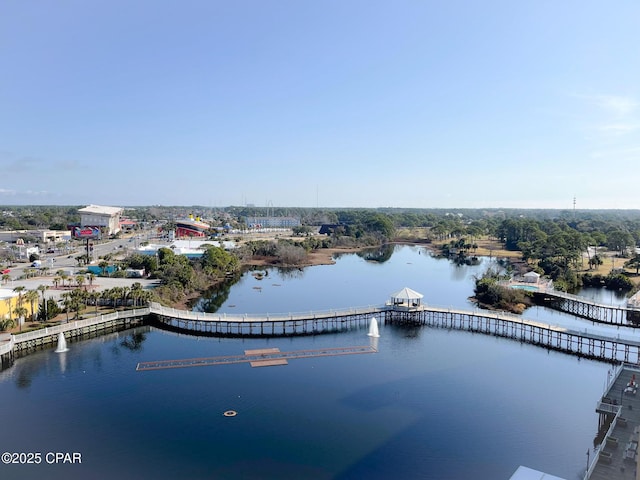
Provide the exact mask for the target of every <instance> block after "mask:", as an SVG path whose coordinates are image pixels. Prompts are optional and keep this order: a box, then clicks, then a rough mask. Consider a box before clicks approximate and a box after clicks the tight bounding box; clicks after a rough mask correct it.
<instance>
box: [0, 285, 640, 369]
mask: <svg viewBox="0 0 640 480" xmlns="http://www.w3.org/2000/svg"><path fill="white" fill-rule="evenodd" d="M563 298H564V297H563ZM565 299H567V300H572V301H573V300H574V299H573V298H572V297H566V298H565ZM582 303H584V304H585V305H586V304H591V305H592V306H593V307H594V308H595V307H596V306H597V307H604V306H602V305H598V304H596V303H594V302H588V301H583V302H582ZM614 308H616V309H617V307H614ZM372 317H376V318H377V319H378V320H379V321H382V322H384V323H385V324H387V325H413V326H415V325H424V326H430V327H435V328H445V329H449V330H463V331H469V332H474V333H483V334H486V335H494V336H498V337H504V338H509V339H512V340H517V341H519V342H523V343H529V344H532V345H537V346H541V347H544V348H547V349H550V350H558V351H562V352H566V353H570V354H574V355H579V356H582V357H588V358H594V359H598V360H602V361H607V362H616V363H618V362H626V363H631V364H640V341H638V340H637V339H635V338H629V337H627V338H623V337H621V336H620V335H619V334H617V331H612V332H611V334H608V332H604V333H603V332H602V330H601V331H599V332H594V331H589V330H588V329H587V328H585V329H584V330H582V329H580V330H576V329H570V328H564V327H561V326H556V325H551V324H546V323H540V322H535V321H532V320H526V319H523V318H521V317H518V316H516V315H511V314H507V313H502V312H493V311H480V310H475V311H468V310H461V309H451V308H442V307H436V306H432V305H422V304H420V302H417V303H409V302H407V303H402V304H398V303H393V302H389V303H387V304H385V305H382V306H367V307H361V308H346V309H339V310H326V311H310V312H303V313H287V314H275V315H273V314H258V315H248V314H245V315H231V314H224V313H215V314H212V313H201V312H191V311H186V310H177V309H173V308H167V307H163V306H162V305H160V304H157V303H151V304H150V305H149V307H148V308H142V309H136V310H127V311H120V312H115V313H113V314H108V315H99V316H97V317H94V318H89V319H85V320H78V321H72V322H69V323H65V324H62V325H59V326H57V327H49V328H43V329H40V330H35V331H32V332H29V333H23V334H17V335H4V336H3V337H2V338H0V358H1V359H2V366H3V367H4V366H5V365H7V364H11V363H12V362H13V358H14V353H15V352H23V351H26V352H28V351H30V350H32V349H34V348H40V347H42V346H46V345H50V344H53V343H54V342H55V341H56V340H57V336H58V335H59V334H60V333H64V334H65V336H66V337H67V338H71V339H73V338H74V337H82V336H84V335H87V334H92V333H94V334H95V333H96V332H100V331H105V330H107V331H109V330H113V329H123V328H130V327H133V326H137V325H142V324H148V323H152V324H156V325H158V326H160V327H161V328H166V329H168V330H171V331H178V332H182V333H187V334H192V335H211V336H236V337H262V336H293V335H315V334H321V333H336V332H344V331H349V330H357V329H362V328H366V327H367V326H368V325H369V323H370V320H371V318H372ZM610 323H612V324H613V325H618V323H614V322H610Z"/></svg>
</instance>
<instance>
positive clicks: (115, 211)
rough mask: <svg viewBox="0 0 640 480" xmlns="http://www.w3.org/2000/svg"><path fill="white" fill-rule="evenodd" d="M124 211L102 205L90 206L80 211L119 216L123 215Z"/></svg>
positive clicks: (79, 210)
mask: <svg viewBox="0 0 640 480" xmlns="http://www.w3.org/2000/svg"><path fill="white" fill-rule="evenodd" d="M122 211H123V209H122V208H120V207H104V206H101V205H88V206H86V207H84V208H80V209H78V212H80V213H93V214H97V215H118V214H120V213H122Z"/></svg>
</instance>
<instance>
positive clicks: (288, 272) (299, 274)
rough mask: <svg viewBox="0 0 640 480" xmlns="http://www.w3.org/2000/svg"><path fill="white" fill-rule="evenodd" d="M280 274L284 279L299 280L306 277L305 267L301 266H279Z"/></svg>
mask: <svg viewBox="0 0 640 480" xmlns="http://www.w3.org/2000/svg"><path fill="white" fill-rule="evenodd" d="M277 270H278V274H279V275H280V276H281V277H282V278H283V279H284V280H299V279H301V278H303V277H304V269H303V268H299V267H277Z"/></svg>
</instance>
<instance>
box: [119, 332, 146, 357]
mask: <svg viewBox="0 0 640 480" xmlns="http://www.w3.org/2000/svg"><path fill="white" fill-rule="evenodd" d="M146 339H147V335H146V333H145V332H144V331H141V330H135V331H133V332H131V333H129V334H127V335H125V337H124V338H123V339H122V341H121V342H120V346H121V347H124V348H126V349H127V350H131V351H132V352H137V351H140V350H142V344H143V343H144V341H145V340H146Z"/></svg>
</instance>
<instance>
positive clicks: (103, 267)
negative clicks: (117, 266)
mask: <svg viewBox="0 0 640 480" xmlns="http://www.w3.org/2000/svg"><path fill="white" fill-rule="evenodd" d="M98 266H99V267H100V270H101V271H102V275H103V276H104V275H106V272H107V267H108V266H109V263H108V262H106V261H105V260H102V261H101V262H100V263H98Z"/></svg>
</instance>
